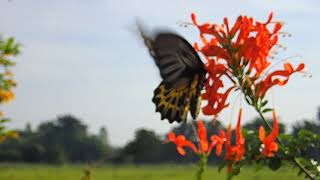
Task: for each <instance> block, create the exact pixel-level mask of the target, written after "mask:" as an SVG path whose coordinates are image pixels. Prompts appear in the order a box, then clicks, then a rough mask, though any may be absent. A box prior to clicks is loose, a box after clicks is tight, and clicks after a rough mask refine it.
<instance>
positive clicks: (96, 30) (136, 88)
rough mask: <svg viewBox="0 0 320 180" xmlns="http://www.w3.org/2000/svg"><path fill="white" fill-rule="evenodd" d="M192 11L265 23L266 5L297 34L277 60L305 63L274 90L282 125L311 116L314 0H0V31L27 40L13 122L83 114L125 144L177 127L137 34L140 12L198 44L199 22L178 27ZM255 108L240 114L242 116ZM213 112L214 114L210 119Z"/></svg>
mask: <svg viewBox="0 0 320 180" xmlns="http://www.w3.org/2000/svg"><path fill="white" fill-rule="evenodd" d="M191 12H195V13H196V14H197V15H198V18H199V21H200V22H206V21H210V22H217V23H221V22H222V19H223V17H226V16H227V17H229V18H230V21H231V22H234V20H235V19H236V17H237V16H238V15H240V14H242V15H249V16H253V17H255V18H256V19H258V20H261V21H265V20H266V19H267V16H268V14H269V13H270V12H273V13H274V19H275V20H281V21H283V22H284V23H285V27H284V28H283V30H284V31H286V32H288V33H290V34H291V35H292V36H291V37H284V38H281V40H280V43H281V44H282V45H284V46H286V47H287V50H285V51H283V50H280V51H279V55H278V56H277V58H276V59H275V61H281V60H283V59H286V58H288V57H292V58H290V60H291V62H293V64H297V63H299V62H304V63H305V64H306V67H307V71H308V74H309V75H310V74H312V77H311V78H310V77H309V75H307V76H305V77H304V76H302V75H300V74H297V75H294V76H293V78H292V81H289V83H288V85H287V86H286V87H284V88H274V90H273V93H271V94H269V96H270V98H271V99H272V100H273V103H274V104H275V107H276V108H277V111H278V114H279V116H280V119H281V121H282V122H284V123H285V124H288V125H290V124H294V123H296V122H297V121H299V120H302V119H304V118H309V119H310V118H311V119H312V118H314V117H315V116H316V115H315V114H316V112H317V106H318V105H319V102H318V100H319V99H320V95H319V89H320V78H319V75H320V71H319V70H318V67H319V66H320V61H319V59H320V55H319V50H320V49H319V47H320V46H319V44H318V43H319V42H320V36H319V28H320V26H319V23H318V21H319V17H320V2H319V1H317V0H290V1H288V0H284V1H277V0H259V1H234V0H233V1H231V0H224V1H217V0H210V1H207V0H206V1H205V0H197V1H191V0H185V1H180V0H176V1H172V0H162V1H152V0H131V1H128V0H127V1H125V0H117V1H111V0H90V1H88V0H68V1H63V0H56V1H41V0H9V1H7V0H1V1H0V15H1V16H0V17H1V23H0V29H1V33H2V35H3V36H5V37H7V36H14V37H15V38H16V39H17V40H18V41H19V42H20V43H21V44H22V54H21V55H20V56H19V57H18V58H17V63H18V64H17V66H16V67H15V69H14V73H15V74H16V79H17V81H18V87H17V88H16V89H15V92H16V100H15V101H14V102H13V103H12V104H10V105H8V106H6V107H5V112H6V114H7V115H8V116H10V117H11V118H12V119H13V121H11V122H10V123H9V127H11V128H24V127H25V125H26V123H27V122H29V123H31V124H32V126H33V127H36V126H37V125H38V124H39V123H41V122H44V121H47V120H50V119H53V118H55V117H56V116H57V115H61V114H72V115H75V116H77V117H79V118H80V119H81V120H82V121H84V122H85V123H86V124H88V126H89V131H90V132H93V133H94V132H97V131H98V129H99V128H100V127H101V126H105V127H107V129H108V133H109V137H110V142H111V144H113V145H117V146H121V145H123V144H125V143H126V142H128V140H129V139H131V138H132V136H133V134H134V131H135V130H136V129H137V128H141V127H145V128H149V129H152V130H154V131H156V132H157V133H164V132H167V131H168V130H169V129H170V128H172V127H173V126H175V125H172V124H169V123H167V122H164V121H160V115H159V114H156V113H155V111H154V110H155V106H154V105H153V103H152V102H151V98H152V96H153V90H154V88H155V87H156V86H157V85H158V83H159V82H160V77H159V73H158V70H157V69H156V67H155V66H154V63H153V61H152V59H151V58H150V56H149V54H148V52H147V49H146V48H145V47H144V45H143V43H142V41H141V39H140V38H139V36H138V35H137V31H136V27H135V20H136V18H139V19H140V20H141V21H143V22H144V24H145V25H146V26H147V27H148V28H149V29H150V30H151V31H152V30H153V29H157V28H159V27H161V28H168V29H171V30H174V31H176V32H178V33H179V34H181V35H182V36H184V37H185V38H186V39H188V40H189V42H191V43H193V42H195V41H199V38H198V31H197V29H196V28H194V27H192V26H189V27H187V28H184V27H180V26H179V23H181V22H190V21H191V18H190V14H191ZM235 99H236V98H234V97H232V98H231V99H230V100H229V102H230V108H229V109H228V110H226V111H225V112H224V113H222V114H221V116H220V117H219V119H220V120H221V121H222V122H223V123H224V124H227V123H229V122H231V123H235V122H236V119H235V114H236V113H237V112H234V111H235V110H234V109H237V108H232V107H233V106H237V105H238V104H239V102H237V100H235ZM254 117H255V115H254V113H253V112H252V111H251V110H249V109H248V110H246V111H245V112H244V121H245V122H246V121H249V120H251V119H252V118H254ZM207 119H210V117H207Z"/></svg>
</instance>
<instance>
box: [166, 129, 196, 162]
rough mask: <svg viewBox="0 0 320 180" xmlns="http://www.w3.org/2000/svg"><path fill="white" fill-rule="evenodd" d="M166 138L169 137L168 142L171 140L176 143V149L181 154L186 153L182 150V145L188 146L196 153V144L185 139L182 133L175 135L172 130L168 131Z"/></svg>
mask: <svg viewBox="0 0 320 180" xmlns="http://www.w3.org/2000/svg"><path fill="white" fill-rule="evenodd" d="M168 139H169V141H170V142H173V143H175V144H176V146H177V151H178V152H179V154H181V155H182V156H184V155H185V154H186V151H185V150H184V147H188V148H190V149H191V150H193V151H194V152H195V153H198V150H197V148H196V146H195V145H194V144H193V143H192V142H191V141H189V140H187V139H186V137H185V136H184V135H179V136H177V137H176V136H175V134H174V133H173V132H170V133H169V134H168Z"/></svg>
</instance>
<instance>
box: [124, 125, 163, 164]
mask: <svg viewBox="0 0 320 180" xmlns="http://www.w3.org/2000/svg"><path fill="white" fill-rule="evenodd" d="M160 149H161V140H160V138H159V137H158V136H157V135H156V134H155V133H154V132H153V131H151V130H147V129H139V130H137V131H136V132H135V138H134V140H132V141H131V142H129V143H128V144H127V145H126V146H125V147H124V152H125V154H126V155H129V156H131V157H132V159H133V162H134V163H155V162H158V161H159V160H160V153H161V150H160Z"/></svg>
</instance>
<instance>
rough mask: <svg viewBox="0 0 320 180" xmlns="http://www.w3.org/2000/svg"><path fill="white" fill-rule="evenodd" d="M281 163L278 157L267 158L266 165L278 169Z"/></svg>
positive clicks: (274, 169)
mask: <svg viewBox="0 0 320 180" xmlns="http://www.w3.org/2000/svg"><path fill="white" fill-rule="evenodd" d="M281 165H282V163H281V160H280V159H279V158H272V159H270V160H269V163H268V166H269V168H270V169H272V170H273V171H276V170H278V169H279V168H280V167H281Z"/></svg>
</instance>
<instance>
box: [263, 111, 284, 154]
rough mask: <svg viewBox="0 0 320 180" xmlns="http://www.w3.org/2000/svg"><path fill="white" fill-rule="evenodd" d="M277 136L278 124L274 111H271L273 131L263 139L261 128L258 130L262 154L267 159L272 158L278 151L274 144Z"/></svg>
mask: <svg viewBox="0 0 320 180" xmlns="http://www.w3.org/2000/svg"><path fill="white" fill-rule="evenodd" d="M278 135H279V124H278V120H277V116H276V113H275V111H273V129H272V131H271V133H270V134H269V135H268V136H267V137H265V130H264V127H263V126H260V128H259V139H260V141H261V142H262V144H263V146H262V147H263V149H262V154H264V155H265V156H267V157H273V156H274V153H275V152H277V151H278V144H277V143H276V142H275V141H276V139H277V137H278Z"/></svg>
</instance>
